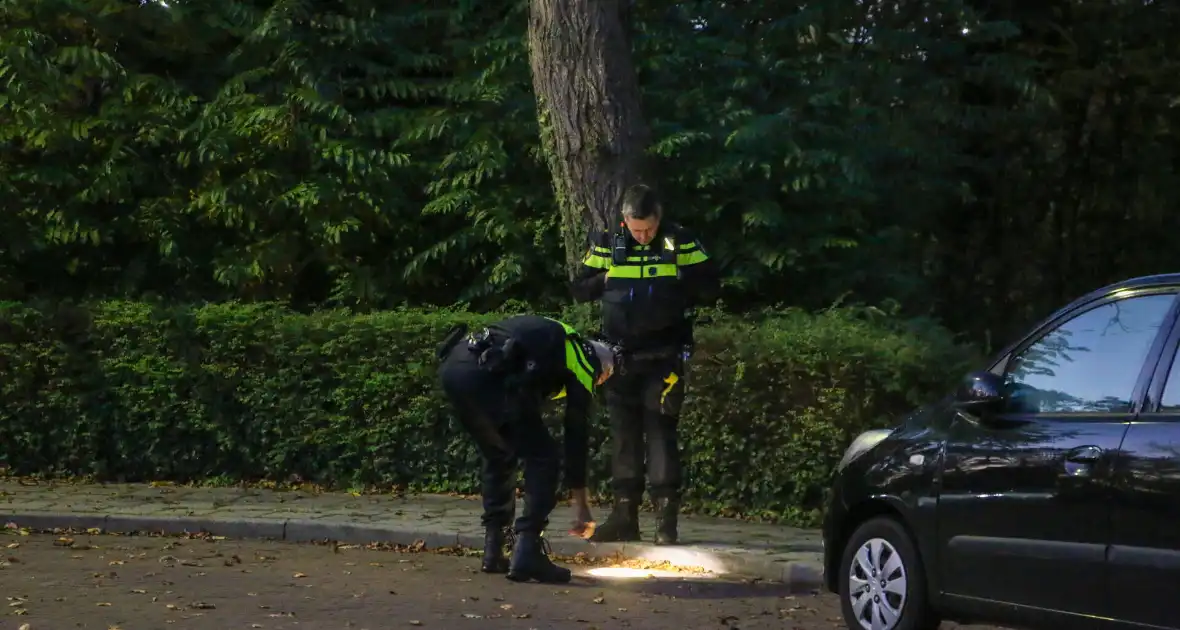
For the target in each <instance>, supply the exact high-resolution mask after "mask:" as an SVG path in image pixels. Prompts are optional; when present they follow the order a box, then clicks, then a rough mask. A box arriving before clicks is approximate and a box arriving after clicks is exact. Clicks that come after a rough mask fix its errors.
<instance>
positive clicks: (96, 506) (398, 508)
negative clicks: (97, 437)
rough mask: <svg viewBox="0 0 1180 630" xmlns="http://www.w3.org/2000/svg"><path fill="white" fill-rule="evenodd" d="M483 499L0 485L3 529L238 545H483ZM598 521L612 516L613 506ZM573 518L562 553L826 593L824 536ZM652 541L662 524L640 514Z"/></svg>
mask: <svg viewBox="0 0 1180 630" xmlns="http://www.w3.org/2000/svg"><path fill="white" fill-rule="evenodd" d="M479 514H480V503H479V501H478V500H477V499H471V498H466V497H454V496H442V495H406V496H395V495H361V496H354V495H352V494H348V493H309V492H301V491H273V490H264V489H256V488H190V487H183V486H162V487H156V486H152V485H149V484H64V483H62V484H57V483H53V482H39V483H36V484H30V483H29V482H22V481H14V480H0V525H3V524H6V523H15V524H17V525H18V526H21V527H30V528H34V529H53V528H58V527H60V528H91V527H98V528H101V529H103V530H104V531H109V532H133V531H150V532H167V533H184V532H189V533H196V532H201V531H204V532H207V533H210V534H214V535H219V536H226V537H229V538H269V539H276V540H290V541H313V540H324V539H328V540H336V541H339V542H345V543H368V542H387V543H394V544H412V543H414V542H416V541H418V540H421V541H423V542H424V543H425V544H426V545H427V546H428V547H441V546H451V545H455V544H460V545H464V546H470V547H482V545H483V529H482V528H481V527H480V525H479ZM595 516H596V517H597V518H598V519H599V520H602V519H604V518H605V516H606V515H605V513H604V508H601V507H600V508H596V509H595ZM572 521H573V510H572V509H571V508H570V507H568V506H565V505H562V506H559V507H558V508H557V509H556V510H554V512H553V515H552V516H551V525H550V529H549V531H548V532H547V533H546V537H547V538H548V539H549V540H550V544H551V545H552V548H553V551H554V552H555V553H558V554H561V555H574V554H577V553H585V554H586V555H587V556H590V557H595V558H609V557H614V556H616V555H621V556H623V557H626V558H637V559H643V560H649V561H654V562H669V563H671V564H673V565H677V566H695V567H702V568H705V569H707V570H710V571H713V572H716V573H730V574H738V575H744V576H749V577H755V578H761V579H767V580H775V581H781V582H784V583H786V584H788V585H790V586H791V588H792V589H793V590H798V591H807V590H813V589H817V588H819V586H820V582H821V579H822V575H823V571H822V568H821V567H822V553H823V546H822V543H821V538H820V534H819V532H817V531H813V530H805V529H798V528H793V527H784V526H778V525H766V524H760V523H748V522H744V521H738V520H734V519H722V518H711V517H701V516H688V515H686V516H681V519H680V538H681V540H682V541H684V544H681V545H676V546H655V545H652V544H649V543H626V544H622V543H619V544H608V543H588V542H585V541H582V540H580V539H578V538H575V537H573V536H570V535H569V534H567V533H566V531H565V530H566V529H567V527H568V524H569V523H570V522H572ZM641 526H642V528H643V529H642V531H643V532H644V533H645V535H646V536H648V537H650V535H651V532H654V531H655V524H654V517H653V515H652V514H650V513H643V514H641Z"/></svg>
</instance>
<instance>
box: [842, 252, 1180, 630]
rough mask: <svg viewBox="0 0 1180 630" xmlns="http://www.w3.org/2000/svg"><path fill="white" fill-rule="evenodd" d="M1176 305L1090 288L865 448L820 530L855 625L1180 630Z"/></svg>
mask: <svg viewBox="0 0 1180 630" xmlns="http://www.w3.org/2000/svg"><path fill="white" fill-rule="evenodd" d="M1178 294H1180V274H1170V275H1160V276H1150V277H1145V278H1136V279H1133V280H1127V281H1124V282H1121V283H1119V284H1116V285H1112V286H1109V287H1106V288H1104V289H1101V290H1098V291H1095V292H1093V293H1091V294H1089V295H1087V296H1085V297H1083V298H1081V299H1079V300H1077V301H1075V302H1073V303H1072V304H1070V305H1069V306H1067V307H1065V308H1063V309H1061V310H1059V311H1057V312H1056V313H1054V314H1053V315H1052V316H1050V317H1049V318H1047V319H1046V320H1044V321H1043V322H1041V323H1040V324H1039V325H1038V326H1036V328H1034V329H1033V330H1031V331H1030V332H1029V333H1028V335H1027V336H1025V337H1024V338H1023V339H1020V340H1019V341H1017V342H1016V343H1014V344H1012V345H1011V346H1009V347H1008V348H1006V349H1005V350H1004V351H1002V352H1000V353H999V355H998V356H997V357H996V358H995V359H994V361H992V362H991V365H990V366H989V367H988V368H987V369H986V370H984V371H980V372H973V373H971V374H968V375H967V376H966V377H965V378H964V380H963V382H962V384H961V385H960V386H959V388H958V390H957V391H956V392H955V393H954V394H953V395H951V396H948V397H947V398H946V399H944V400H942V401H940V402H938V403H935V404H932V405H929V406H927V407H925V408H923V409H920V410H918V411H916V412H915V413H913V414H912V415H911V416H910V417H908V418H906V419H905V420H904V421H903V422H902V424H901V426H898V427H896V428H894V429H891V430H890V429H886V430H881V431H869V432H867V433H865V434H863V435H861V436H859V437H858V438H857V439H856V440H855V441H854V442H853V444H852V445H851V446H850V447H849V448H848V450H847V452H846V453H845V455H844V458H843V460H842V461H841V462H840V464H839V466H838V468H837V471H836V473H835V478H834V480H833V485H832V493H831V498H830V500H829V504H828V506H827V507H828V509H827V512H826V515H825V520H824V532H823V535H824V563H825V581H826V586H827V589H828V590H831V591H833V592H835V593H838V594H839V596H840V598H841V600H842V604H843V608H844V618H845V621H846V622H847V624H848V627H849V628H850V629H852V630H859V629H861V628H863V629H865V630H925V629H929V628H936V627H938V625H939V623H940V622H941V621H942V620H943V619H946V620H948V621H958V622H967V623H998V624H1000V625H1007V626H1013V627H1018V628H1045V629H1052V630H1057V629H1061V630H1065V629H1068V630H1082V629H1084V628H1180V368H1176V369H1174V367H1173V366H1174V363H1175V362H1176V361H1177V360H1180V357H1178V356H1177V345H1178V343H1180V326H1177V322H1176V320H1177V314H1178V313H1180V301H1178V300H1177V295H1178ZM1172 598H1176V601H1173V600H1172Z"/></svg>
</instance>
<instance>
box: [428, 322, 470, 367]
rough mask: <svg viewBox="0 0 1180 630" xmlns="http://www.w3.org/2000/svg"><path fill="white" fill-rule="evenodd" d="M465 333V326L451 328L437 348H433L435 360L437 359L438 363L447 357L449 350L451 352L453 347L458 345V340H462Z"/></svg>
mask: <svg viewBox="0 0 1180 630" xmlns="http://www.w3.org/2000/svg"><path fill="white" fill-rule="evenodd" d="M466 333H467V324H459V325H458V326H454V327H452V328H451V330H450V332H448V333H447V336H446V337H444V338H443V342H442V343H441V344H439V346H438V348H435V350H434V356H435V358H437V359H438V360H439V361H442V360H443V359H445V358H447V355H449V354H450V353H451V350H453V349H454V348H455V346H456V345H458V344H459V340H460V339H462V338H463V335H464V334H466Z"/></svg>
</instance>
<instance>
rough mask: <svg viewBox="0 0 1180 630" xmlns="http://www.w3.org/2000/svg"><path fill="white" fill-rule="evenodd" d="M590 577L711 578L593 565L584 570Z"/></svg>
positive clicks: (700, 575)
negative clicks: (593, 566)
mask: <svg viewBox="0 0 1180 630" xmlns="http://www.w3.org/2000/svg"><path fill="white" fill-rule="evenodd" d="M586 574H587V575H589V576H591V577H597V578H607V579H612V580H644V579H653V578H655V579H683V578H693V579H701V578H711V577H713V574H711V573H678V572H676V571H661V570H659V569H634V568H631V567H595V568H593V569H589V570H587V571H586Z"/></svg>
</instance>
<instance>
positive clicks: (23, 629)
mask: <svg viewBox="0 0 1180 630" xmlns="http://www.w3.org/2000/svg"><path fill="white" fill-rule="evenodd" d="M32 627H33V626H30V625H29V624H27V623H22V624H21V625H20V627H19V628H17V629H16V630H31V629H32Z"/></svg>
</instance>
